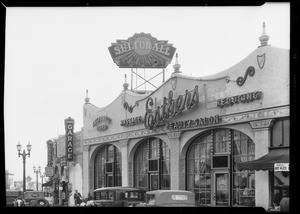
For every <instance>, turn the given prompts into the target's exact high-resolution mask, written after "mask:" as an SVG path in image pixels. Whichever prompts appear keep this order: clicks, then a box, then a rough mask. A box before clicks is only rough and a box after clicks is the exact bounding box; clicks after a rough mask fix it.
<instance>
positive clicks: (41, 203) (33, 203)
mask: <svg viewBox="0 0 300 214" xmlns="http://www.w3.org/2000/svg"><path fill="white" fill-rule="evenodd" d="M46 194H47V193H46V192H43V191H26V192H24V196H23V200H24V201H25V207H49V202H48V201H47V200H46V199H45V196H46Z"/></svg>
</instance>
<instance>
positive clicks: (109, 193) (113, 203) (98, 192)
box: [93, 187, 146, 207]
mask: <svg viewBox="0 0 300 214" xmlns="http://www.w3.org/2000/svg"><path fill="white" fill-rule="evenodd" d="M145 193H146V191H145V190H143V189H139V188H133V187H103V188H98V189H95V190H94V200H93V204H94V206H97V207H134V206H136V204H139V203H141V202H145Z"/></svg>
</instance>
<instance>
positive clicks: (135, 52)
mask: <svg viewBox="0 0 300 214" xmlns="http://www.w3.org/2000/svg"><path fill="white" fill-rule="evenodd" d="M108 50H109V52H110V55H111V57H112V59H113V61H114V62H115V63H116V64H117V65H118V66H119V68H166V67H167V66H168V64H170V63H171V61H172V58H173V56H174V53H175V51H176V48H174V47H173V46H172V44H168V41H167V40H157V39H156V38H154V37H152V36H151V35H150V34H145V33H139V34H137V33H136V34H134V35H133V36H132V37H130V38H128V39H127V40H117V43H112V45H111V46H110V47H109V48H108Z"/></svg>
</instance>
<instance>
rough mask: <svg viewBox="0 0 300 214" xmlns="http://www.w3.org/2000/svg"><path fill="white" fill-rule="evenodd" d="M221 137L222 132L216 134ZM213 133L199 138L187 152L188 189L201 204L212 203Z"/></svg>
mask: <svg viewBox="0 0 300 214" xmlns="http://www.w3.org/2000/svg"><path fill="white" fill-rule="evenodd" d="M216 138H218V139H219V138H220V134H217V135H216ZM211 147H212V142H211V134H210V133H208V134H206V135H204V136H201V137H199V138H197V139H196V140H195V141H194V142H193V143H192V144H191V146H190V147H189V150H188V152H187V190H188V191H192V192H194V193H195V197H196V198H195V199H196V203H197V204H198V205H200V206H208V205H210V204H211V173H210V170H211Z"/></svg>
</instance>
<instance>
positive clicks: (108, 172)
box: [94, 145, 122, 189]
mask: <svg viewBox="0 0 300 214" xmlns="http://www.w3.org/2000/svg"><path fill="white" fill-rule="evenodd" d="M94 166H95V171H94V175H95V180H94V181H95V184H94V187H95V189H96V188H100V187H110V186H122V171H121V170H122V165H121V153H120V151H119V150H118V148H117V147H115V146H114V145H105V146H103V147H102V148H101V149H100V150H99V151H98V153H97V154H96V157H95V165H94Z"/></svg>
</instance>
